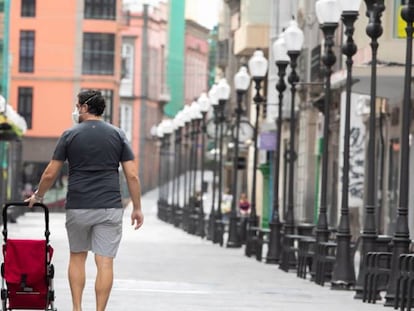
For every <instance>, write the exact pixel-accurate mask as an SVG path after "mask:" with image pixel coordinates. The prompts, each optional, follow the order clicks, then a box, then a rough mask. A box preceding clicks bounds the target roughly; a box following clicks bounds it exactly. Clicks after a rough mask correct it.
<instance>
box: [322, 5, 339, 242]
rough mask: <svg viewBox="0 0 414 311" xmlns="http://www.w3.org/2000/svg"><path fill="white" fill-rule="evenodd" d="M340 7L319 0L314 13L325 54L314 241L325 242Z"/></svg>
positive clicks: (326, 235) (327, 233)
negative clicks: (336, 32) (319, 194)
mask: <svg viewBox="0 0 414 311" xmlns="http://www.w3.org/2000/svg"><path fill="white" fill-rule="evenodd" d="M341 13H342V11H341V7H340V5H339V3H338V1H337V0H319V1H318V2H316V15H317V17H318V20H319V25H320V28H321V30H322V32H323V35H324V38H325V44H324V48H325V54H324V55H323V57H322V62H323V64H324V65H325V101H324V109H323V114H324V122H323V151H322V173H321V175H322V178H321V205H320V209H319V217H318V223H317V226H316V241H317V242H326V241H327V240H328V238H329V230H328V220H327V206H328V201H327V192H328V165H329V125H330V114H331V106H332V92H331V74H332V66H333V65H334V64H335V62H336V56H335V53H334V52H333V50H332V47H333V45H334V35H335V30H336V28H337V27H338V22H339V19H340V17H341Z"/></svg>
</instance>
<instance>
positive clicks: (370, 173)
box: [355, 0, 385, 299]
mask: <svg viewBox="0 0 414 311" xmlns="http://www.w3.org/2000/svg"><path fill="white" fill-rule="evenodd" d="M365 4H366V6H367V13H366V15H367V17H368V18H369V22H368V25H367V27H366V33H367V35H368V36H369V37H370V38H371V43H370V45H371V52H372V60H371V92H370V104H369V109H370V111H369V138H368V152H367V154H368V156H369V160H368V164H367V166H368V168H367V177H366V179H365V180H366V182H367V186H366V189H367V194H366V196H365V197H366V198H365V204H366V205H365V209H364V225H363V229H362V234H361V242H362V246H361V262H360V266H359V273H358V279H357V283H356V286H355V290H356V294H355V298H356V299H361V298H362V287H363V284H364V276H365V265H364V258H365V256H366V254H367V253H368V252H373V251H375V242H376V239H377V237H378V232H377V226H376V220H375V210H376V197H377V191H376V186H375V185H376V183H377V180H376V174H375V170H376V162H377V161H376V156H375V155H376V148H375V145H376V143H375V136H376V135H375V131H376V110H377V109H376V99H377V52H378V46H379V44H378V38H379V37H380V36H381V35H382V30H383V29H382V26H381V15H382V12H383V11H384V10H385V6H384V0H365Z"/></svg>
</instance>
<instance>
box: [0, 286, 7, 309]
mask: <svg viewBox="0 0 414 311" xmlns="http://www.w3.org/2000/svg"><path fill="white" fill-rule="evenodd" d="M1 306H2V311H7V290H6V289H2V290H1Z"/></svg>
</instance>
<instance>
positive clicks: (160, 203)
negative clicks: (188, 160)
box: [156, 123, 164, 219]
mask: <svg viewBox="0 0 414 311" xmlns="http://www.w3.org/2000/svg"><path fill="white" fill-rule="evenodd" d="M156 136H157V139H158V147H159V163H158V202H157V207H158V208H157V217H158V218H159V219H162V210H163V206H164V196H163V195H164V193H163V189H164V188H163V184H162V183H163V179H164V176H163V174H164V163H163V162H164V152H163V151H164V140H163V136H164V133H163V131H162V124H161V123H160V124H158V125H157V129H156Z"/></svg>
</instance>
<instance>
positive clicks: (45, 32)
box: [9, 0, 123, 199]
mask: <svg viewBox="0 0 414 311" xmlns="http://www.w3.org/2000/svg"><path fill="white" fill-rule="evenodd" d="M10 4H11V6H10V33H9V37H10V46H9V54H10V57H11V60H10V62H9V66H10V68H9V70H10V96H9V100H10V103H11V104H12V106H13V107H14V108H15V109H16V111H17V112H18V113H19V114H21V115H22V116H23V117H24V118H25V120H26V123H27V128H28V130H27V133H26V135H25V136H24V138H23V142H22V159H23V163H24V164H23V180H24V182H25V183H28V184H32V185H33V186H35V185H36V183H37V181H38V180H39V177H40V173H41V171H42V170H43V168H44V166H45V165H46V164H47V162H48V161H49V160H50V159H51V156H52V152H53V150H54V147H55V144H56V142H57V139H58V137H59V136H60V135H61V134H62V132H63V131H64V130H65V129H66V128H69V127H70V126H71V125H72V119H71V113H72V111H73V109H74V107H75V104H76V100H77V98H76V95H77V93H78V92H79V91H81V90H83V89H99V90H101V92H102V94H103V96H104V97H105V99H106V104H107V107H106V111H105V115H104V119H105V121H108V122H111V123H113V124H114V125H118V124H119V112H118V111H119V80H120V76H121V61H120V60H121V36H120V31H121V27H122V23H123V20H122V12H121V0H113V1H89V0H75V1H35V0H24V1H23V0H22V1H20V0H19V1H12V2H11V3H10ZM63 174H66V173H65V171H64V172H63ZM63 181H64V176H62V179H59V180H58V185H59V186H61V185H62V182H63ZM59 199H60V198H59Z"/></svg>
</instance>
